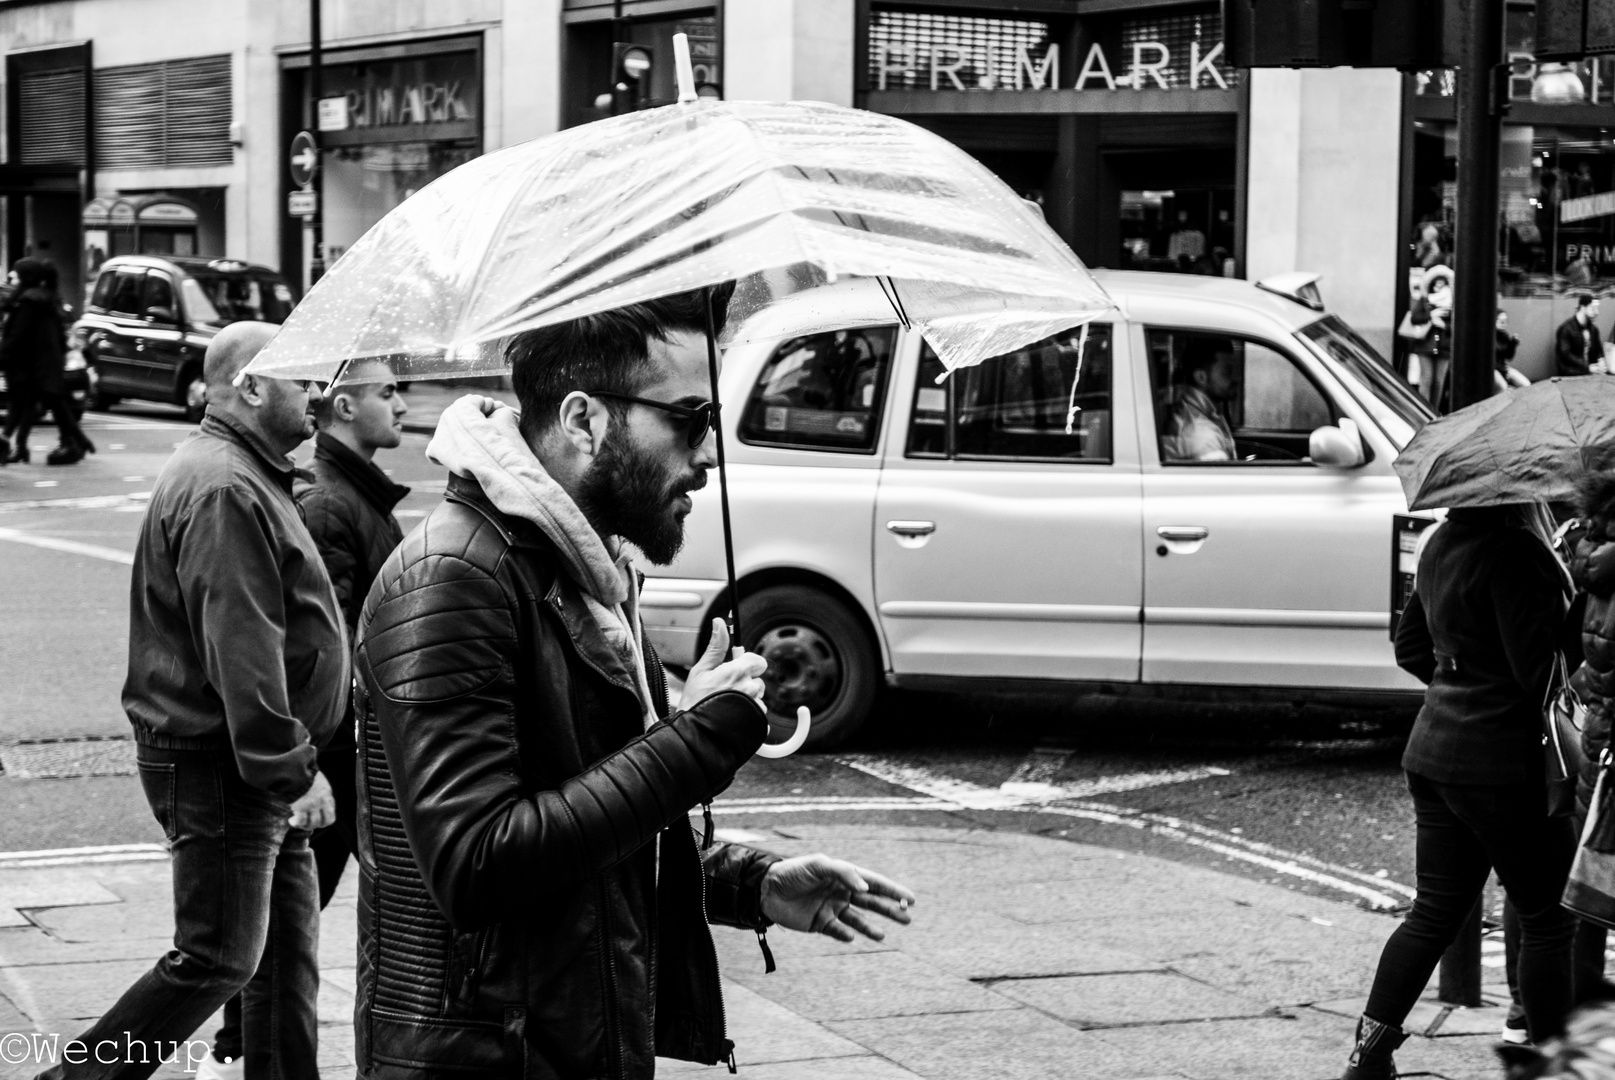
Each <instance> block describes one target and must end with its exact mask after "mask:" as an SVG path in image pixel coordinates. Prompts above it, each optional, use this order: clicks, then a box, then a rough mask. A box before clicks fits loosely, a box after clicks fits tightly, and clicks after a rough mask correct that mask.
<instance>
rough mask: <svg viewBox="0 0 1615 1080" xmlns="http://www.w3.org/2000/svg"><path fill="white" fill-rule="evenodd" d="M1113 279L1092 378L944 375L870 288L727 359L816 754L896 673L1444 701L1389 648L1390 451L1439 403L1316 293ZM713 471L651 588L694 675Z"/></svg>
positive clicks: (783, 683)
mask: <svg viewBox="0 0 1615 1080" xmlns="http://www.w3.org/2000/svg"><path fill="white" fill-rule="evenodd" d="M1096 276H1097V277H1098V278H1099V280H1100V282H1101V283H1102V284H1103V285H1104V287H1105V289H1106V291H1107V292H1109V294H1110V295H1111V297H1112V298H1113V299H1114V300H1115V302H1116V305H1117V310H1116V311H1114V312H1112V313H1111V314H1109V315H1107V316H1105V317H1103V318H1101V319H1100V320H1098V321H1096V322H1094V323H1092V324H1091V325H1090V327H1089V329H1088V333H1087V338H1086V344H1085V346H1083V347H1084V349H1085V351H1084V352H1083V354H1082V357H1081V361H1082V362H1081V365H1080V374H1079V366H1078V363H1077V361H1078V349H1079V343H1080V342H1081V341H1082V340H1083V339H1082V334H1081V331H1078V330H1073V331H1070V332H1068V333H1063V334H1060V335H1056V336H1055V337H1053V338H1050V339H1048V340H1046V341H1043V342H1040V343H1038V344H1036V345H1034V346H1031V347H1028V348H1026V349H1022V350H1020V351H1019V352H1016V353H1012V354H1009V355H1007V356H1003V357H997V358H994V359H992V360H988V361H987V362H985V363H983V364H981V365H980V366H978V367H973V368H966V369H963V370H961V371H957V372H954V373H953V374H952V375H950V376H948V377H947V378H946V379H942V380H941V381H939V377H940V376H941V375H942V372H943V368H942V365H941V363H940V361H938V360H937V358H936V357H935V356H934V355H933V354H932V353H931V350H930V348H929V347H928V346H927V345H926V344H925V342H924V341H923V340H922V339H921V337H920V335H919V334H918V333H917V332H915V331H912V330H907V329H904V328H903V327H901V326H899V325H897V323H896V321H895V319H894V316H893V312H892V308H891V306H890V305H889V304H888V302H887V301H886V299H885V298H884V296H883V295H882V293H881V292H880V291H879V290H878V289H877V288H875V287H874V286H873V285H870V284H868V283H865V282H849V283H846V284H844V285H841V286H836V287H834V288H833V289H831V290H821V291H818V292H816V293H812V294H806V295H804V296H802V297H800V298H797V299H795V300H792V301H786V302H784V303H781V304H779V305H776V306H774V307H772V308H770V309H768V310H765V311H764V312H762V313H761V314H759V315H758V316H757V320H758V321H757V322H755V323H753V324H752V325H750V326H748V327H747V328H746V332H745V333H744V334H742V335H740V337H741V340H743V341H744V342H745V343H744V344H740V345H736V346H735V347H733V348H731V349H730V350H729V351H728V352H727V353H726V355H725V358H724V370H723V375H722V379H721V391H722V396H723V400H724V401H725V402H726V403H729V404H728V407H727V408H726V409H725V410H724V412H723V420H722V422H723V425H724V437H725V443H726V449H727V451H728V462H729V488H730V499H731V502H732V511H733V524H734V537H735V558H736V567H737V571H738V574H739V581H740V593H741V605H740V615H741V631H742V635H743V636H744V638H745V641H746V644H747V645H748V647H750V648H752V649H754V650H756V651H758V652H760V653H762V654H763V655H764V656H766V657H767V658H768V660H769V674H768V683H769V690H768V702H769V706H770V712H771V713H772V714H775V715H777V716H778V717H779V718H780V719H781V722H782V723H785V724H787V725H788V724H789V723H790V721H788V720H785V718H787V717H792V716H794V714H795V710H796V707H797V706H798V705H806V706H808V707H809V708H810V709H812V710H813V714H814V737H813V740H812V743H811V745H816V746H819V747H826V746H830V745H834V744H835V743H837V742H839V741H841V740H843V739H845V738H846V736H847V735H849V734H850V733H851V732H852V731H853V730H855V729H856V728H857V727H858V725H859V724H860V723H862V722H863V720H864V719H865V718H866V717H867V716H868V715H869V713H870V711H871V708H872V706H873V704H874V700H875V694H876V691H877V689H878V688H879V686H880V684H881V683H882V682H885V683H887V684H890V685H895V686H901V687H918V688H930V689H946V688H959V689H966V688H971V687H982V686H984V685H988V684H991V685H995V686H999V687H1003V686H1006V685H1010V686H1025V687H1045V688H1046V687H1049V686H1052V685H1060V684H1070V685H1072V686H1077V685H1080V684H1090V685H1091V684H1096V683H1097V684H1105V685H1108V686H1112V687H1115V686H1118V685H1124V684H1187V685H1204V686H1220V687H1230V686H1232V687H1268V688H1285V690H1286V692H1292V691H1293V692H1297V693H1300V692H1304V691H1323V692H1328V691H1353V692H1359V693H1361V692H1365V691H1367V692H1374V691H1384V692H1406V691H1415V690H1418V689H1419V685H1418V683H1417V682H1415V681H1414V680H1413V679H1412V678H1410V677H1409V676H1408V675H1406V674H1405V673H1403V672H1402V671H1400V670H1399V669H1398V668H1397V667H1396V664H1395V662H1394V658H1393V655H1392V647H1391V641H1390V634H1389V628H1390V606H1391V603H1392V595H1391V594H1392V587H1391V584H1390V582H1391V577H1392V574H1391V568H1392V564H1391V550H1390V549H1391V545H1392V519H1393V516H1394V515H1396V514H1398V513H1403V512H1405V509H1406V501H1405V499H1404V497H1403V494H1402V489H1401V486H1400V484H1399V483H1398V481H1397V478H1396V476H1395V474H1394V473H1393V472H1392V469H1391V462H1392V460H1393V459H1394V458H1395V457H1396V454H1397V452H1398V451H1399V450H1400V449H1401V448H1402V447H1403V446H1404V445H1406V444H1407V442H1408V440H1409V439H1410V438H1412V436H1413V433H1414V432H1415V431H1416V430H1417V429H1418V427H1419V426H1420V425H1422V424H1423V423H1424V422H1425V421H1426V420H1427V419H1429V417H1430V413H1429V411H1428V409H1427V408H1426V407H1425V405H1424V404H1423V402H1421V401H1420V400H1419V399H1418V398H1417V397H1416V396H1415V395H1413V394H1412V393H1411V392H1409V391H1408V390H1407V389H1406V388H1405V387H1404V386H1403V384H1402V383H1401V382H1400V381H1399V380H1398V379H1397V378H1396V376H1395V375H1394V374H1393V373H1392V372H1391V370H1390V369H1389V368H1388V367H1387V366H1386V365H1385V363H1384V362H1383V361H1382V360H1381V359H1380V358H1379V357H1378V356H1377V355H1375V353H1374V351H1373V349H1372V348H1371V347H1369V346H1368V345H1367V344H1366V343H1365V342H1364V341H1363V340H1362V339H1361V338H1360V337H1359V336H1358V335H1357V334H1356V333H1355V332H1354V331H1352V329H1351V328H1350V327H1349V326H1347V325H1346V324H1345V323H1344V322H1342V321H1341V320H1340V319H1339V318H1337V317H1336V316H1333V315H1330V314H1328V313H1327V312H1326V311H1324V310H1323V304H1322V303H1321V301H1320V300H1319V299H1318V295H1317V291H1316V289H1315V288H1314V287H1311V286H1310V285H1309V284H1308V282H1309V281H1311V280H1312V279H1311V278H1310V277H1306V276H1301V275H1285V277H1284V279H1282V280H1281V279H1274V280H1271V281H1266V282H1259V283H1256V284H1250V283H1247V282H1243V281H1232V280H1227V279H1221V278H1209V277H1191V276H1180V275H1168V274H1148V273H1126V272H1102V271H1101V272H1098V273H1097V274H1096ZM825 326H833V327H836V329H832V330H823V329H822V328H823V327H825ZM1218 418H1220V422H1219V419H1218ZM715 481H716V478H714V483H712V484H711V485H709V486H708V487H707V488H706V489H705V490H703V491H702V492H700V493H698V495H697V497H696V503H697V505H696V509H695V511H694V512H693V513H692V514H691V515H690V518H689V520H688V540H687V543H686V546H685V549H684V552H683V554H681V555H680V557H679V558H678V560H677V561H676V562H675V563H674V564H672V565H671V566H668V567H666V568H661V569H659V570H657V571H656V572H655V576H653V577H651V578H650V579H648V580H647V582H646V584H645V592H644V597H643V600H642V610H643V613H644V619H645V624H646V628H647V631H648V633H649V634H650V636H651V639H652V640H653V642H654V643H655V645H656V646H657V648H658V649H659V650H660V652H661V653H662V655H663V656H664V657H665V658H666V659H667V661H668V662H669V663H673V664H681V665H687V664H689V663H691V662H692V661H693V660H694V658H695V657H696V656H697V655H698V654H699V649H700V647H701V646H702V645H703V644H704V638H705V629H704V628H705V627H706V626H707V625H709V624H710V620H711V618H712V617H713V615H715V614H719V613H721V612H722V611H723V610H725V609H726V607H727V597H726V596H725V595H724V594H725V592H726V587H725V583H724V566H723V546H722V542H721V533H720V517H719V513H718V506H717V484H716V482H715Z"/></svg>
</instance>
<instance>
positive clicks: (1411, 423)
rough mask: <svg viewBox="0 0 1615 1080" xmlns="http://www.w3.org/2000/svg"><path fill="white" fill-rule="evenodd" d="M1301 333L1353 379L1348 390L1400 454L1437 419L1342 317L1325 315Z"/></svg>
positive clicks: (1348, 382)
mask: <svg viewBox="0 0 1615 1080" xmlns="http://www.w3.org/2000/svg"><path fill="white" fill-rule="evenodd" d="M1298 333H1299V334H1300V335H1301V339H1302V340H1303V341H1305V342H1306V343H1307V344H1308V345H1310V346H1312V348H1313V350H1314V351H1316V352H1317V353H1319V354H1320V355H1322V356H1323V357H1325V358H1326V359H1328V360H1332V361H1334V362H1335V363H1336V364H1337V365H1339V366H1340V367H1342V368H1344V369H1345V374H1347V375H1349V376H1351V377H1350V378H1348V379H1346V380H1344V381H1345V383H1346V388H1347V390H1349V391H1350V392H1351V396H1352V397H1354V398H1356V399H1357V403H1358V404H1359V405H1361V406H1362V407H1363V408H1364V409H1366V410H1368V413H1369V415H1371V416H1372V417H1373V418H1374V422H1375V423H1377V424H1378V425H1379V426H1380V430H1381V431H1383V432H1385V436H1386V438H1388V439H1390V440H1391V442H1392V443H1393V444H1394V445H1395V446H1396V448H1397V449H1398V450H1400V449H1402V448H1403V447H1404V446H1406V445H1407V444H1408V440H1410V439H1412V438H1413V435H1414V433H1415V432H1417V431H1418V430H1419V429H1420V428H1422V427H1423V426H1424V425H1425V424H1426V423H1428V422H1429V421H1431V420H1433V419H1435V413H1433V412H1431V411H1430V406H1428V405H1426V404H1425V403H1424V402H1423V401H1422V400H1420V398H1419V397H1418V395H1417V394H1415V393H1414V392H1413V391H1412V390H1410V389H1408V388H1407V386H1406V385H1404V384H1403V382H1402V380H1401V379H1399V378H1397V375H1396V372H1395V371H1393V370H1392V369H1391V366H1390V365H1389V364H1387V363H1386V362H1385V361H1384V360H1383V359H1381V358H1380V355H1379V353H1377V352H1375V351H1374V347H1373V346H1372V345H1370V344H1369V343H1368V342H1366V341H1364V340H1363V339H1362V338H1361V337H1360V336H1358V333H1357V331H1355V330H1353V329H1352V328H1351V327H1349V326H1347V325H1346V324H1345V323H1344V322H1342V321H1341V320H1340V318H1339V317H1338V316H1335V315H1325V316H1324V317H1323V318H1321V319H1319V320H1318V321H1317V322H1315V323H1313V324H1312V325H1311V326H1306V327H1303V328H1302V329H1301V330H1300V331H1298Z"/></svg>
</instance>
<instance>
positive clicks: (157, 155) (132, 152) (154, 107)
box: [95, 56, 234, 169]
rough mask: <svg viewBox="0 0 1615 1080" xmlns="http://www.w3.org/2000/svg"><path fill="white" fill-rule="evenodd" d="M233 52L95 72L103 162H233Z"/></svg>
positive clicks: (125, 165) (148, 165) (149, 165)
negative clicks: (229, 54)
mask: <svg viewBox="0 0 1615 1080" xmlns="http://www.w3.org/2000/svg"><path fill="white" fill-rule="evenodd" d="M230 91H231V87H230V57H229V56H202V57H196V58H193V59H188V60H168V61H164V62H163V63H158V64H134V65H130V66H128V67H115V68H101V69H100V70H98V71H97V72H96V73H95V153H96V164H97V166H98V167H99V168H102V169H155V168H164V167H168V168H174V167H185V166H207V165H229V164H230V163H231V162H232V161H233V160H234V156H233V154H232V152H231V147H230V106H231V101H230Z"/></svg>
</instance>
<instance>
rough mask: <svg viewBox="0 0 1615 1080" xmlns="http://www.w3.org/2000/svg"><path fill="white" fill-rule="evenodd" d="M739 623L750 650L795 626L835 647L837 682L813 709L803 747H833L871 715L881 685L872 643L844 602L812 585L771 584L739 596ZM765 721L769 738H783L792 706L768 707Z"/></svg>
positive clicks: (791, 725) (790, 727)
mask: <svg viewBox="0 0 1615 1080" xmlns="http://www.w3.org/2000/svg"><path fill="white" fill-rule="evenodd" d="M740 628H741V632H742V634H743V635H744V637H745V641H746V648H747V649H749V650H752V651H757V650H758V648H759V645H760V644H762V643H763V642H764V639H765V638H768V637H770V635H773V636H774V639H775V640H777V639H778V637H779V635H780V634H786V635H789V634H791V633H792V632H793V631H795V632H801V633H807V634H811V635H813V636H814V638H815V639H816V642H817V643H819V644H821V645H827V646H828V647H829V648H830V649H831V650H833V651H834V654H835V660H836V662H837V664H838V667H839V674H840V678H839V684H838V686H837V688H836V691H835V693H834V696H833V697H832V698H831V700H830V702H829V704H828V705H825V706H823V707H821V708H816V709H814V710H813V727H812V729H811V731H810V732H809V734H808V739H807V744H806V747H805V748H806V749H808V750H818V751H822V750H831V749H834V748H836V747H838V746H840V745H842V744H843V743H845V742H846V741H847V740H848V739H849V738H851V737H852V735H853V733H854V732H856V731H857V730H858V729H859V728H860V727H862V726H863V724H864V721H866V720H867V719H869V714H870V712H871V710H872V709H873V708H874V704H875V694H876V692H877V691H878V690H879V689H880V677H879V671H878V662H877V654H876V652H875V643H874V641H873V640H872V639H871V638H870V636H869V631H868V630H866V629H865V628H864V625H863V623H862V622H861V621H860V620H859V619H858V617H857V615H855V614H854V613H853V612H852V611H850V610H848V608H847V605H846V604H844V603H842V602H841V601H840V600H838V599H836V598H835V597H833V596H830V595H829V594H828V593H825V592H823V591H821V590H819V589H815V588H813V587H811V586H807V585H771V586H768V587H767V588H762V589H758V590H757V591H756V592H754V593H751V594H749V595H743V596H742V597H741V601H740ZM769 721H770V724H771V725H772V727H773V729H774V730H773V733H772V734H771V735H770V736H769V741H770V742H783V741H784V740H785V739H786V738H787V737H788V736H789V735H790V733H791V732H792V731H794V730H795V728H796V709H795V708H794V707H791V708H789V709H788V711H782V712H775V711H773V710H770V712H769Z"/></svg>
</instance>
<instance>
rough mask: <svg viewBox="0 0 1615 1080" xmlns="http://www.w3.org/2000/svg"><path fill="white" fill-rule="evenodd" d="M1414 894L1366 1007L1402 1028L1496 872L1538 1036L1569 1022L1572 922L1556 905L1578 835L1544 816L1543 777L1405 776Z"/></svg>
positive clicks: (1567, 823) (1566, 823)
mask: <svg viewBox="0 0 1615 1080" xmlns="http://www.w3.org/2000/svg"><path fill="white" fill-rule="evenodd" d="M1407 780H1408V791H1409V793H1410V794H1411V795H1412V796H1413V809H1414V813H1415V817H1416V820H1417V824H1418V838H1417V850H1416V856H1415V857H1416V861H1417V871H1416V873H1417V877H1418V896H1417V897H1416V898H1415V899H1414V901H1413V910H1412V911H1411V912H1409V913H1408V917H1407V918H1406V919H1405V920H1403V922H1402V925H1401V926H1399V927H1397V929H1396V932H1395V933H1393V934H1392V935H1391V939H1390V940H1389V941H1387V942H1386V943H1385V950H1384V952H1383V953H1381V954H1380V961H1379V970H1378V971H1376V972H1375V974H1374V989H1373V991H1372V992H1371V993H1370V994H1369V997H1368V1005H1367V1007H1366V1008H1365V1009H1364V1010H1363V1011H1364V1012H1365V1013H1367V1014H1368V1016H1369V1017H1370V1018H1372V1019H1374V1020H1378V1021H1379V1022H1380V1023H1382V1024H1390V1025H1392V1026H1400V1025H1401V1023H1402V1021H1403V1020H1405V1019H1407V1015H1408V1013H1409V1012H1411V1011H1412V1009H1413V1006H1414V1004H1415V1003H1417V1002H1418V1000H1419V995H1420V994H1422V993H1423V992H1424V988H1425V986H1426V985H1427V984H1428V983H1429V981H1430V975H1431V974H1432V973H1433V972H1434V971H1435V969H1436V965H1437V964H1438V963H1440V961H1441V954H1442V953H1443V952H1445V951H1446V948H1447V946H1448V945H1451V944H1452V943H1453V941H1454V940H1456V939H1457V937H1458V934H1459V932H1460V931H1461V930H1462V929H1463V927H1464V923H1465V922H1467V921H1468V919H1469V913H1470V912H1471V911H1473V910H1474V908H1475V903H1476V901H1477V900H1479V899H1480V894H1481V890H1482V889H1484V888H1485V886H1486V879H1487V877H1488V875H1489V874H1490V872H1491V871H1492V870H1494V869H1495V870H1496V871H1497V878H1498V880H1499V881H1501V882H1502V884H1503V890H1504V891H1505V892H1506V893H1507V894H1508V898H1509V899H1510V900H1511V901H1513V904H1514V910H1515V912H1516V913H1517V914H1518V915H1519V920H1520V960H1519V985H1520V998H1521V1000H1522V1003H1523V1004H1524V1006H1525V1018H1526V1024H1527V1026H1528V1027H1529V1029H1530V1033H1531V1039H1532V1041H1533V1042H1537V1043H1541V1042H1542V1041H1543V1040H1544V1039H1546V1038H1547V1037H1548V1036H1550V1035H1553V1034H1555V1033H1556V1032H1558V1031H1559V1030H1560V1029H1561V1028H1562V1027H1563V1026H1564V1020H1565V1016H1566V1014H1567V1013H1569V1011H1570V1003H1571V939H1572V937H1573V936H1574V934H1575V928H1576V919H1575V917H1574V916H1572V915H1571V914H1570V913H1569V912H1568V911H1566V910H1565V909H1564V908H1562V907H1560V906H1559V897H1560V895H1561V894H1562V893H1563V892H1564V886H1565V878H1566V877H1567V876H1568V875H1569V873H1570V860H1571V858H1572V856H1573V855H1574V854H1575V847H1576V832H1575V825H1574V824H1573V822H1572V821H1571V819H1570V818H1550V817H1548V815H1547V792H1546V791H1545V790H1544V788H1543V786H1542V784H1540V783H1535V784H1509V785H1490V784H1442V783H1438V782H1436V781H1434V780H1431V779H1429V778H1428V777H1424V776H1420V775H1419V774H1417V773H1408V776H1407Z"/></svg>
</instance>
